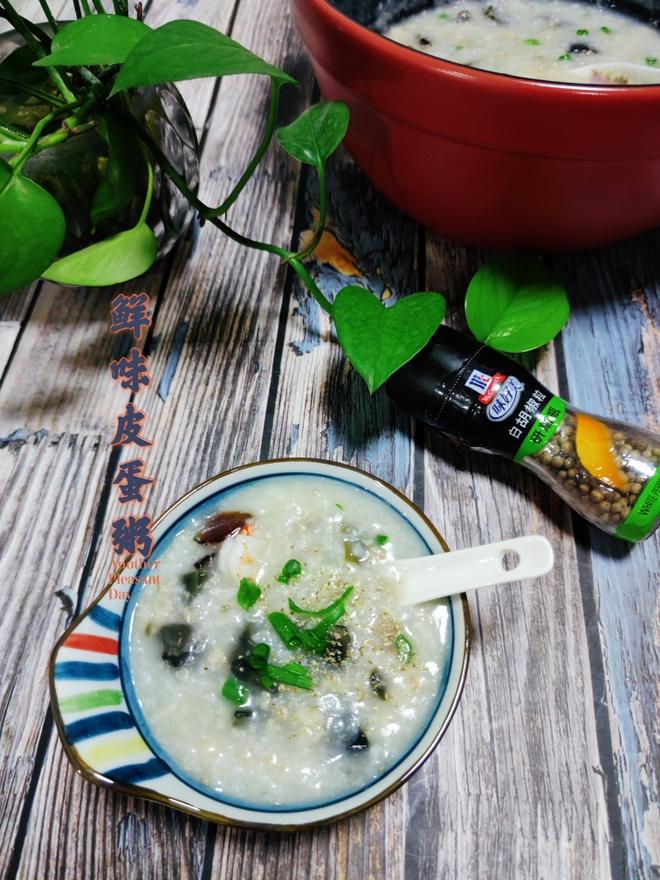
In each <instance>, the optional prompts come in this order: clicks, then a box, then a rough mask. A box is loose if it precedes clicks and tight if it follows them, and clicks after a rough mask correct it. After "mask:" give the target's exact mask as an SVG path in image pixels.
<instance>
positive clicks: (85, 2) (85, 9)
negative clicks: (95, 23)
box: [80, 0, 92, 15]
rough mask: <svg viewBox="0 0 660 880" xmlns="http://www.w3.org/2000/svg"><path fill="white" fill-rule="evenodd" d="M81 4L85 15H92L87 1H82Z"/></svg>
mask: <svg viewBox="0 0 660 880" xmlns="http://www.w3.org/2000/svg"><path fill="white" fill-rule="evenodd" d="M80 2H81V3H82V8H83V11H84V13H85V15H91V14H92V10H91V9H90V8H89V3H88V2H87V0H80Z"/></svg>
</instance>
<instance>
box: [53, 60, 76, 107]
mask: <svg viewBox="0 0 660 880" xmlns="http://www.w3.org/2000/svg"><path fill="white" fill-rule="evenodd" d="M48 73H49V75H50V78H51V79H52V81H53V82H54V83H55V85H56V86H57V88H58V89H59V90H60V93H61V95H62V96H63V97H64V98H65V100H66V102H67V104H74V103H75V102H76V101H77V98H76V96H75V95H74V94H73V92H72V91H71V89H70V88H69V87H68V86H67V84H66V83H65V82H64V79H63V78H62V74H61V73H60V72H59V70H58V69H57V68H56V67H49V68H48Z"/></svg>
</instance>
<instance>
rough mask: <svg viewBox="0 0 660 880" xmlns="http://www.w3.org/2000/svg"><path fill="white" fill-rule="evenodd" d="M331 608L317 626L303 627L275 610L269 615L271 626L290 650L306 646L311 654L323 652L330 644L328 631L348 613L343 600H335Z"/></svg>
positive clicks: (306, 649)
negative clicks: (337, 601)
mask: <svg viewBox="0 0 660 880" xmlns="http://www.w3.org/2000/svg"><path fill="white" fill-rule="evenodd" d="M333 606H334V607H332V606H330V610H329V611H327V613H325V614H324V616H323V617H322V618H321V619H320V620H319V622H318V623H317V624H316V626H313V627H311V628H310V629H303V628H302V627H300V626H298V624H297V623H295V622H294V621H293V620H291V618H290V617H287V616H286V614H282V612H281V611H273V612H272V613H271V614H269V615H268V620H269V621H270V624H271V626H272V627H273V629H274V630H275V632H276V633H277V635H278V636H279V637H280V639H281V640H282V641H283V642H284V644H285V645H286V647H287V648H288V649H289V650H290V651H294V650H295V649H296V648H304V650H305V651H309V652H310V653H311V654H323V653H324V652H325V649H326V648H327V645H328V632H329V630H330V629H331V627H332V626H334V624H335V623H336V622H337V621H338V620H339V618H340V617H342V616H343V615H344V614H345V613H346V608H345V606H344V603H343V602H339V604H337V603H336V602H333Z"/></svg>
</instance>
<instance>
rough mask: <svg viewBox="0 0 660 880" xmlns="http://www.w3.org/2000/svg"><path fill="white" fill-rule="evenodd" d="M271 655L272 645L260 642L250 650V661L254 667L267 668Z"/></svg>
mask: <svg viewBox="0 0 660 880" xmlns="http://www.w3.org/2000/svg"><path fill="white" fill-rule="evenodd" d="M269 655H270V645H267V644H266V643H265V642H260V643H259V644H258V645H255V646H254V648H252V650H251V651H250V656H249V657H248V662H249V664H250V666H251V667H252V668H253V669H265V668H266V664H267V663H268V657H269Z"/></svg>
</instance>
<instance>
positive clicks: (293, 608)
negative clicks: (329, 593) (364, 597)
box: [289, 587, 353, 617]
mask: <svg viewBox="0 0 660 880" xmlns="http://www.w3.org/2000/svg"><path fill="white" fill-rule="evenodd" d="M352 592H353V587H348V589H347V590H344V592H343V593H342V594H341V596H340V597H339V599H335V601H334V602H333V603H332V604H331V605H328V606H327V607H326V608H319V610H318V611H311V610H309V609H307V608H301V607H300V605H296V603H295V602H294V601H293V599H291V598H289V611H292V612H293V613H294V614H305V615H307V616H308V617H324V616H325V615H326V614H330V613H332V612H333V611H334V610H335V609H336V608H337V607H338V606H339V605H341V604H342V603H343V602H345V601H346V599H348V597H349V596H350V595H351V593H352Z"/></svg>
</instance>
